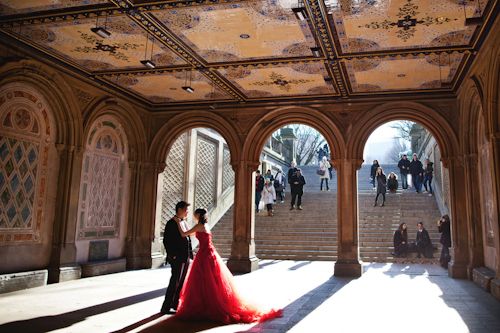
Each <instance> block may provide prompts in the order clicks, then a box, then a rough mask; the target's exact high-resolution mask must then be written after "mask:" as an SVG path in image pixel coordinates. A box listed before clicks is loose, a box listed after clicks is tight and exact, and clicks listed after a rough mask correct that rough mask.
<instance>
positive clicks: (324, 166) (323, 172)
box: [318, 156, 330, 191]
mask: <svg viewBox="0 0 500 333" xmlns="http://www.w3.org/2000/svg"><path fill="white" fill-rule="evenodd" d="M329 167H330V162H328V161H327V158H326V156H323V159H322V160H321V162H320V163H319V169H318V175H319V178H321V184H320V185H319V190H320V191H323V181H326V190H327V191H330V187H329V186H328V179H329V178H330V172H329V171H328V168H329Z"/></svg>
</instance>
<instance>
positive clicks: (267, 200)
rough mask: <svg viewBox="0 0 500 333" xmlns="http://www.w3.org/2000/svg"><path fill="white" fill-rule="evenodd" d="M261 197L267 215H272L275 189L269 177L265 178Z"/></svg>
mask: <svg viewBox="0 0 500 333" xmlns="http://www.w3.org/2000/svg"><path fill="white" fill-rule="evenodd" d="M262 199H263V200H264V204H266V206H267V215H268V216H273V202H275V201H276V191H275V190H274V185H273V183H271V180H270V179H269V178H266V185H264V189H263V190H262Z"/></svg>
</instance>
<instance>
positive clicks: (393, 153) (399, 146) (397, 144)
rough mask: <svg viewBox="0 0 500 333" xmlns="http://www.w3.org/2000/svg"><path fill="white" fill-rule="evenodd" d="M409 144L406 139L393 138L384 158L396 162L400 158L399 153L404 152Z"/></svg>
mask: <svg viewBox="0 0 500 333" xmlns="http://www.w3.org/2000/svg"><path fill="white" fill-rule="evenodd" d="M409 146H410V145H409V144H408V142H407V141H405V140H403V139H401V138H394V139H393V143H392V147H391V149H389V151H388V152H387V155H386V160H387V161H390V162H393V163H397V162H399V160H400V159H401V157H400V154H401V153H404V152H406V151H407V150H408V149H409Z"/></svg>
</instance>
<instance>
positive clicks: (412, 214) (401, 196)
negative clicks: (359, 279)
mask: <svg viewBox="0 0 500 333" xmlns="http://www.w3.org/2000/svg"><path fill="white" fill-rule="evenodd" d="M381 166H382V169H383V170H384V173H385V174H386V175H387V176H389V174H390V173H391V172H394V173H395V174H396V175H397V176H398V179H399V177H400V176H399V169H398V168H397V164H384V165H381ZM370 168H371V165H369V164H363V166H362V168H361V170H359V171H358V193H359V194H358V200H359V246H360V257H361V260H363V261H368V262H387V261H408V259H400V258H394V257H393V256H392V255H391V254H390V252H393V250H394V247H393V235H394V231H395V230H396V229H397V227H398V226H399V224H400V223H401V222H405V223H406V226H407V230H408V241H409V242H414V241H415V238H416V235H417V230H418V228H417V223H418V222H423V224H424V228H425V229H426V230H427V231H428V232H429V236H430V238H431V240H432V244H433V246H434V247H436V248H437V249H436V250H435V251H434V258H439V255H440V253H441V244H439V238H440V236H441V234H440V233H439V232H438V230H437V221H438V220H440V219H441V214H440V212H439V208H438V205H437V202H436V199H435V197H433V196H432V197H430V196H428V194H425V193H423V192H420V193H416V192H415V191H413V190H411V189H409V190H401V181H400V180H398V182H399V188H398V190H397V191H396V193H395V194H389V193H386V202H385V206H384V207H380V204H381V203H382V198H381V197H380V196H379V199H378V205H377V206H375V207H374V206H373V204H374V202H375V196H376V191H374V190H373V185H372V184H370V183H369V178H370ZM415 256H416V255H415V254H410V257H411V258H415ZM417 261H423V262H425V261H426V260H425V259H422V260H413V262H417ZM427 261H428V260H427ZM434 261H435V260H434Z"/></svg>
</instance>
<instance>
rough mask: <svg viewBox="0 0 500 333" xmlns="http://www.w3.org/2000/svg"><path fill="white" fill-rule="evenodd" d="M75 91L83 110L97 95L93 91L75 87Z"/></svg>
mask: <svg viewBox="0 0 500 333" xmlns="http://www.w3.org/2000/svg"><path fill="white" fill-rule="evenodd" d="M74 91H75V94H76V97H77V99H78V105H79V106H80V110H81V111H83V110H84V109H85V108H86V107H87V105H89V103H90V102H91V101H92V100H93V99H94V98H95V96H94V95H92V94H91V93H88V92H86V91H83V90H80V89H78V88H74Z"/></svg>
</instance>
